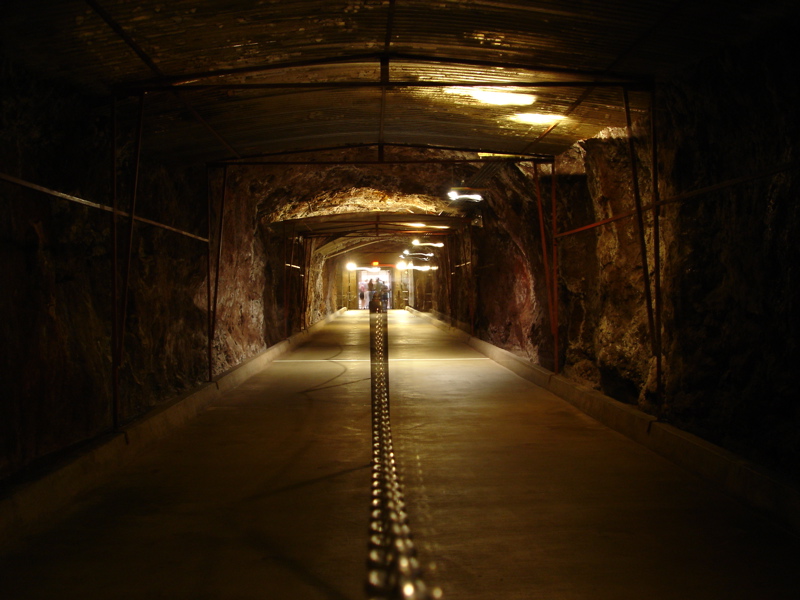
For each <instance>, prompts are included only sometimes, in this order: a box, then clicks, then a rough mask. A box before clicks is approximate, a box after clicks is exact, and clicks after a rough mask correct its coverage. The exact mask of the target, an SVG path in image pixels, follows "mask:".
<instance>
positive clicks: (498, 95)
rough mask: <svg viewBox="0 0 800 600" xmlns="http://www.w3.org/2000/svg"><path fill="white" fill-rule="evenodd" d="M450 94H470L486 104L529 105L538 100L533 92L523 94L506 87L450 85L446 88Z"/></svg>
mask: <svg viewBox="0 0 800 600" xmlns="http://www.w3.org/2000/svg"><path fill="white" fill-rule="evenodd" d="M445 92H447V93H448V94H459V95H461V96H469V97H471V98H473V99H475V100H477V101H478V102H483V103H484V104H493V105H495V106H529V105H531V104H533V103H534V102H536V96H534V95H532V94H521V93H519V92H512V91H508V90H506V89H504V88H492V87H483V88H480V87H474V88H473V87H459V86H456V87H449V88H445Z"/></svg>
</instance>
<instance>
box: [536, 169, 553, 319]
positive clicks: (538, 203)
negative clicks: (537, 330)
mask: <svg viewBox="0 0 800 600" xmlns="http://www.w3.org/2000/svg"><path fill="white" fill-rule="evenodd" d="M533 179H534V182H535V183H536V207H537V209H538V211H539V238H540V240H541V243H542V265H543V266H544V280H545V284H546V285H547V312H548V313H549V314H550V331H551V332H552V330H553V319H554V315H553V283H552V281H551V280H550V259H549V258H548V256H547V238H546V236H545V232H544V207H543V206H542V182H541V178H540V177H539V165H534V167H533Z"/></svg>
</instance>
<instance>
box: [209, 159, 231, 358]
mask: <svg viewBox="0 0 800 600" xmlns="http://www.w3.org/2000/svg"><path fill="white" fill-rule="evenodd" d="M227 187H228V169H227V168H226V169H224V170H223V172H222V197H221V198H220V201H219V218H218V219H217V264H216V265H215V271H216V273H215V276H214V300H213V306H212V309H213V311H212V314H211V332H210V339H211V342H210V343H212V344H213V343H214V338H215V337H216V334H217V307H218V304H217V300H218V298H219V271H220V265H221V263H222V236H223V233H224V231H225V229H224V224H225V191H226V188H227Z"/></svg>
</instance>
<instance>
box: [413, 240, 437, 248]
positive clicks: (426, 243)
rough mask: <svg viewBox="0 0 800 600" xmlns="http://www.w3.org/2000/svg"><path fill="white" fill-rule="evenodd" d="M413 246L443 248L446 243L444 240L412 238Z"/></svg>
mask: <svg viewBox="0 0 800 600" xmlns="http://www.w3.org/2000/svg"><path fill="white" fill-rule="evenodd" d="M411 245H412V246H436V247H437V248H442V247H443V246H444V244H443V243H442V242H420V241H419V240H411Z"/></svg>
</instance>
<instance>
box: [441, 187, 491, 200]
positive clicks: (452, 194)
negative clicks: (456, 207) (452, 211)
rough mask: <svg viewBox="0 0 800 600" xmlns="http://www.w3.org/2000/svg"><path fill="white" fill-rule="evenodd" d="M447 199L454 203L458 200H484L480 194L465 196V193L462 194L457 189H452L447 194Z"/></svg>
mask: <svg viewBox="0 0 800 600" xmlns="http://www.w3.org/2000/svg"><path fill="white" fill-rule="evenodd" d="M447 197H448V198H450V200H452V201H456V200H469V201H470V202H480V201H482V200H483V196H481V195H480V194H465V193H464V192H460V191H458V190H457V189H452V190H450V191H449V192H447Z"/></svg>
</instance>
